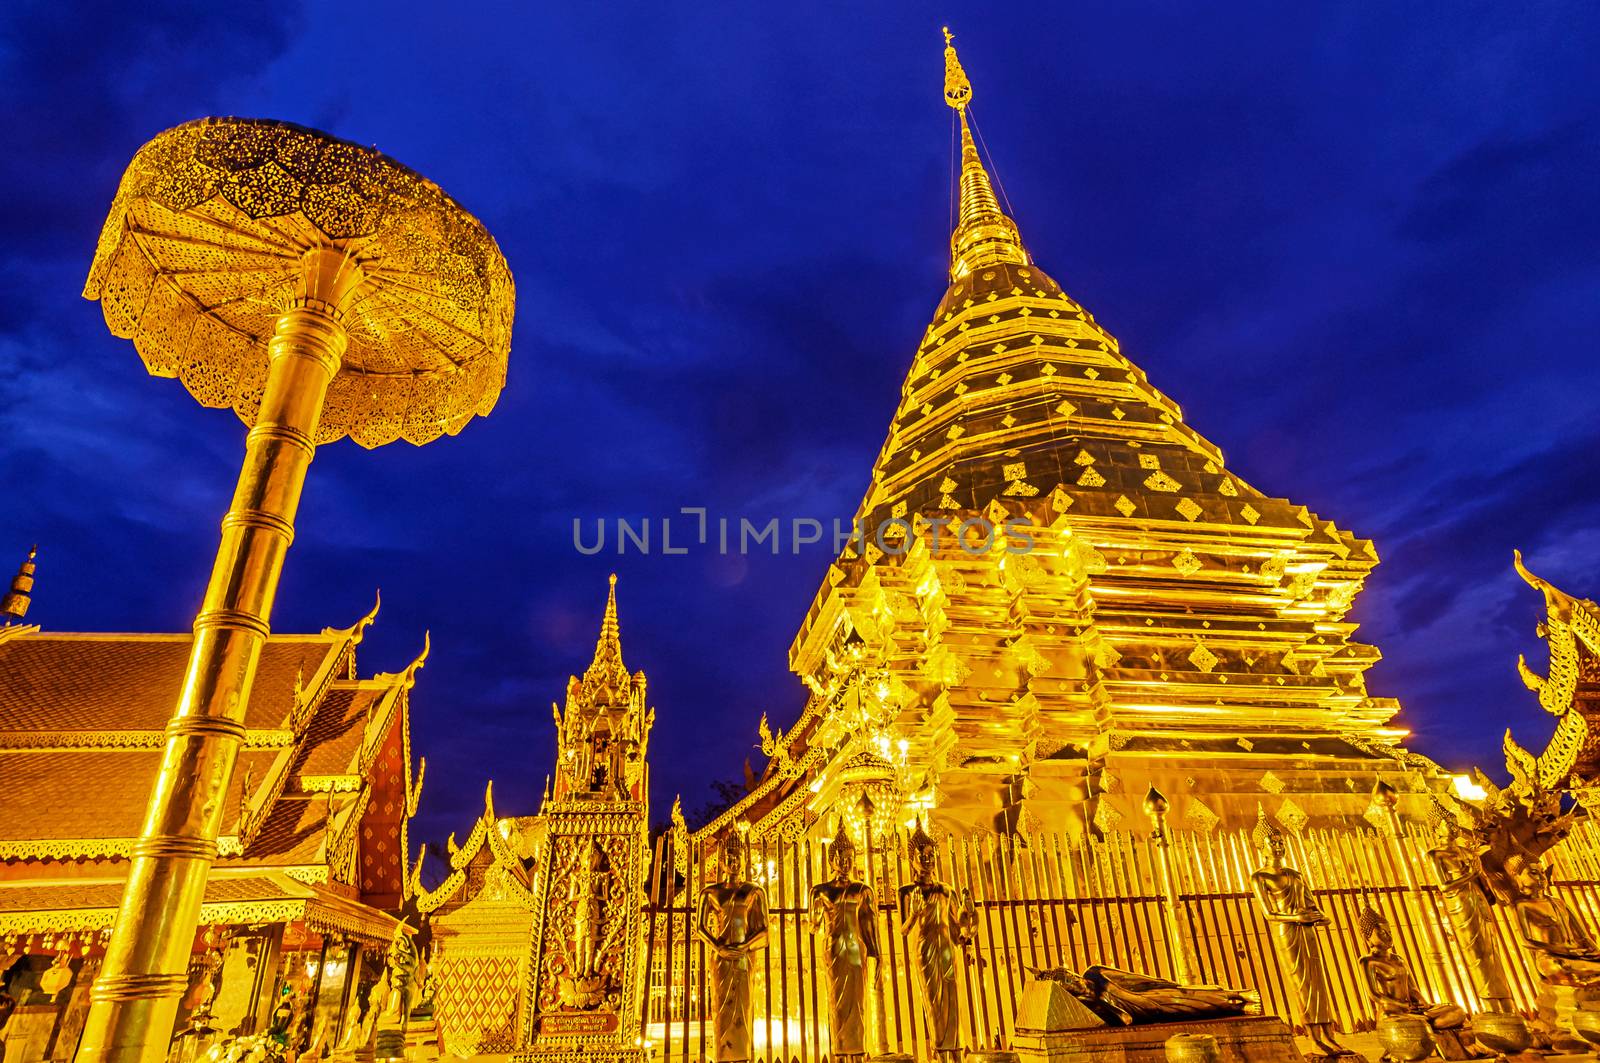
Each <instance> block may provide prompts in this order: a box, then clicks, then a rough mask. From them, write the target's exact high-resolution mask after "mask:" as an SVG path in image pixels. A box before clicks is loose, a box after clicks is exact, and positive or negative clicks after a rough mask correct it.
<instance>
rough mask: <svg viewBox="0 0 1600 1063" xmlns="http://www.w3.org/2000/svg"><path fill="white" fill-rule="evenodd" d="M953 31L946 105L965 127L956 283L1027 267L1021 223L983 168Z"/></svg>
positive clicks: (953, 255) (947, 53)
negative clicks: (979, 273) (1002, 268)
mask: <svg viewBox="0 0 1600 1063" xmlns="http://www.w3.org/2000/svg"><path fill="white" fill-rule="evenodd" d="M952 40H953V35H952V34H951V32H950V27H949V26H946V27H945V28H944V102H945V103H946V104H948V105H949V106H950V107H951V108H953V109H954V110H955V112H956V115H957V116H958V117H959V118H960V121H961V213H960V216H959V218H958V220H957V222H956V229H955V232H953V233H951V234H950V279H951V280H955V279H957V278H959V277H964V276H966V275H967V274H968V273H971V272H972V271H973V270H974V269H975V268H977V267H978V266H987V265H992V264H994V263H997V262H1011V263H1015V264H1017V265H1023V266H1025V265H1027V264H1028V263H1029V262H1030V261H1031V259H1029V257H1028V252H1027V251H1026V250H1024V249H1023V246H1022V235H1021V234H1020V233H1019V232H1018V231H1017V223H1016V222H1014V221H1012V220H1011V219H1010V218H1008V217H1007V216H1006V213H1005V211H1003V210H1001V209H1000V201H999V200H998V199H996V198H995V194H994V186H993V185H992V184H991V183H990V182H989V173H988V171H987V170H985V169H984V168H983V160H982V159H981V158H980V157H979V155H978V145H977V142H976V141H975V140H974V139H973V136H972V124H971V122H970V121H969V119H968V117H967V110H968V108H969V107H971V105H972V82H971V81H970V80H968V78H967V72H966V70H965V68H963V67H962V65H961V59H960V58H959V57H958V56H957V55H956V46H955V44H954V43H952Z"/></svg>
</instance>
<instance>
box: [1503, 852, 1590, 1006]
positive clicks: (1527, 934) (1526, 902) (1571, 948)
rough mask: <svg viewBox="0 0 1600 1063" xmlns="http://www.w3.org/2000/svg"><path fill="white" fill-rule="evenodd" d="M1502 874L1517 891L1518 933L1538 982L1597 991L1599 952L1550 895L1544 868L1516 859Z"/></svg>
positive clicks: (1567, 910) (1564, 906)
mask: <svg viewBox="0 0 1600 1063" xmlns="http://www.w3.org/2000/svg"><path fill="white" fill-rule="evenodd" d="M1505 868H1506V873H1507V875H1508V876H1509V877H1510V879H1511V882H1512V885H1513V886H1514V887H1515V888H1516V891H1517V897H1518V899H1517V901H1516V913H1517V930H1518V932H1519V933H1520V934H1521V935H1522V940H1523V942H1524V943H1525V944H1526V945H1527V946H1528V948H1529V949H1531V950H1532V951H1533V954H1534V967H1535V969H1536V970H1537V971H1538V972H1539V977H1540V978H1542V979H1543V980H1544V981H1545V982H1546V983H1548V984H1550V985H1562V986H1583V987H1585V988H1594V987H1600V947H1597V946H1596V945H1595V942H1594V938H1593V937H1592V936H1590V934H1589V930H1588V928H1587V927H1585V926H1584V925H1583V923H1582V922H1581V921H1580V920H1579V919H1578V917H1577V915H1576V913H1574V912H1573V910H1572V909H1571V908H1569V907H1568V906H1567V903H1566V902H1565V901H1563V900H1562V899H1561V898H1560V897H1557V896H1555V895H1553V894H1551V893H1550V877H1549V874H1548V873H1547V872H1546V871H1545V868H1544V865H1543V864H1542V863H1540V862H1539V861H1538V860H1536V859H1533V858H1530V857H1525V856H1522V855H1520V854H1519V855H1514V856H1511V857H1510V858H1508V859H1507V860H1506V862H1505Z"/></svg>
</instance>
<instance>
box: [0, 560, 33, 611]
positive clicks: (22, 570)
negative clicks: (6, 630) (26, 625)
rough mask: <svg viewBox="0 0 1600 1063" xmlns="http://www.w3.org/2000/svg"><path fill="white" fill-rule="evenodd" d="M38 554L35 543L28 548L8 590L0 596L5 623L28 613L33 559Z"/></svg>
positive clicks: (31, 602)
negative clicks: (4, 594) (25, 556)
mask: <svg viewBox="0 0 1600 1063" xmlns="http://www.w3.org/2000/svg"><path fill="white" fill-rule="evenodd" d="M38 556H39V546H38V544H37V543H36V544H34V545H33V546H32V547H30V548H29V550H28V557H27V560H25V561H23V562H22V564H21V565H19V566H17V575H16V578H14V579H13V580H12V581H11V590H10V592H9V593H7V594H6V596H5V597H4V598H0V617H4V618H5V622H6V623H7V624H10V623H12V622H13V621H16V620H21V619H22V618H23V617H25V616H27V615H28V606H30V605H32V604H33V571H34V561H35V559H36V558H38Z"/></svg>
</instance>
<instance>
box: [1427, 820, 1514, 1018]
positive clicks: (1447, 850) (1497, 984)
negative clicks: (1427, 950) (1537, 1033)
mask: <svg viewBox="0 0 1600 1063" xmlns="http://www.w3.org/2000/svg"><path fill="white" fill-rule="evenodd" d="M1428 819H1429V823H1430V825H1431V826H1432V827H1433V834H1434V841H1435V845H1434V847H1433V848H1432V849H1429V850H1428V863H1429V864H1430V865H1431V866H1432V867H1433V874H1434V877H1435V878H1436V879H1437V880H1438V883H1439V895H1440V896H1441V897H1443V898H1444V906H1445V911H1446V913H1448V915H1449V918H1450V926H1451V928H1452V929H1453V930H1454V931H1455V936H1456V941H1457V942H1459V943H1460V945H1461V952H1462V954H1463V955H1464V956H1465V958H1466V961H1467V968H1468V971H1469V972H1470V974H1471V976H1472V987H1473V989H1474V990H1476V992H1477V994H1478V997H1479V999H1481V1000H1482V1001H1483V1004H1484V1007H1485V1008H1487V1009H1488V1010H1489V1011H1495V1012H1509V1011H1512V1010H1514V1009H1513V1008H1512V1004H1511V986H1510V984H1509V983H1508V982H1507V981H1506V972H1505V968H1504V966H1502V964H1501V962H1500V951H1499V949H1498V948H1497V947H1496V944H1495V935H1494V916H1493V914H1492V912H1491V911H1490V908H1489V905H1490V903H1491V901H1492V899H1493V898H1492V896H1491V894H1490V893H1489V884H1488V880H1487V879H1486V878H1485V877H1484V873H1483V861H1482V859H1481V858H1480V857H1479V854H1478V851H1477V850H1476V849H1475V848H1473V846H1472V844H1471V841H1470V839H1469V837H1468V835H1467V833H1466V832H1465V831H1463V830H1462V829H1461V824H1460V822H1459V821H1458V820H1457V819H1456V817H1455V815H1454V814H1453V813H1452V812H1451V811H1450V810H1449V809H1447V808H1446V807H1445V806H1444V805H1442V804H1440V803H1439V801H1438V800H1437V799H1435V800H1434V802H1433V808H1432V809H1431V810H1430V811H1429V814H1428Z"/></svg>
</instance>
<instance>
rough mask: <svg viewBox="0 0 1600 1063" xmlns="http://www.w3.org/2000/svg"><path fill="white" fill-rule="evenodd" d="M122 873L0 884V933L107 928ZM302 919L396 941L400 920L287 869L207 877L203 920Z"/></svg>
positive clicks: (376, 940) (333, 930)
mask: <svg viewBox="0 0 1600 1063" xmlns="http://www.w3.org/2000/svg"><path fill="white" fill-rule="evenodd" d="M122 887H123V880H122V878H121V877H114V878H70V879H38V880H34V881H27V882H10V883H6V884H5V887H4V888H0V934H36V933H63V932H79V931H94V930H105V929H108V928H109V927H110V926H111V924H112V921H113V920H114V919H115V918H116V914H117V904H118V903H119V901H120V900H121V897H122ZM294 920H304V921H305V923H306V925H307V926H308V927H309V928H310V929H312V930H314V931H321V932H327V933H339V934H349V935H351V936H353V937H357V938H360V939H362V940H364V941H368V942H373V943H379V942H385V941H388V940H390V939H391V938H392V937H393V935H394V931H395V928H396V927H397V926H398V925H399V923H398V922H397V921H396V920H395V919H393V918H391V917H390V916H387V915H384V914H383V913H382V912H378V911H374V910H373V909H372V908H370V907H368V906H367V905H364V904H360V903H357V902H354V901H351V900H349V899H348V898H345V897H342V896H340V895H339V894H337V893H335V892H333V891H332V890H329V889H327V888H324V887H322V886H318V885H316V884H315V883H307V882H300V881H297V880H295V879H293V878H290V877H289V876H288V875H286V874H283V873H282V872H262V871H249V870H246V871H235V870H219V871H213V872H212V873H211V875H210V876H209V877H208V878H207V880H206V892H205V901H204V903H203V904H202V906H201V908H200V922H201V924H208V923H246V924H248V923H268V922H290V921H294Z"/></svg>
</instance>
